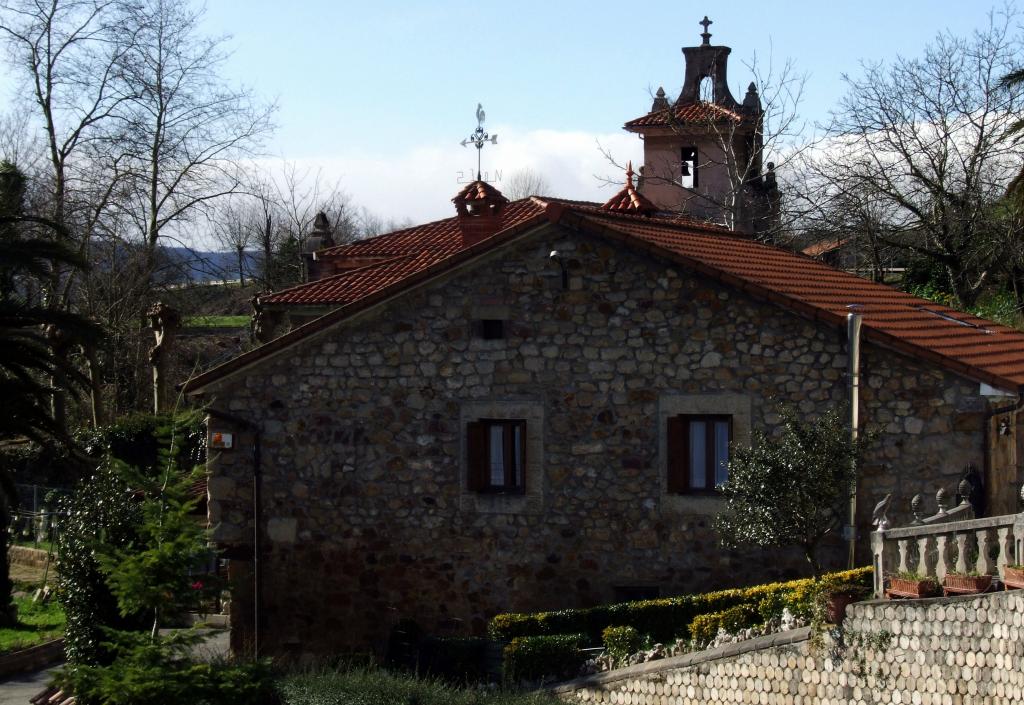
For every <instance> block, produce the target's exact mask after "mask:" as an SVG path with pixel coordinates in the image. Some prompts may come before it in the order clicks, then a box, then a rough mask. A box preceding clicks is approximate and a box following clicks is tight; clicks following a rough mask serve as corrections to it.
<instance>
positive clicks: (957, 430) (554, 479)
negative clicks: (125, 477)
mask: <svg viewBox="0 0 1024 705" xmlns="http://www.w3.org/2000/svg"><path fill="white" fill-rule="evenodd" d="M656 110H658V108H657V107H656ZM453 201H454V204H455V213H454V214H453V215H452V217H449V218H446V219H443V220H440V221H436V222H433V223H426V224H423V225H420V226H416V227H413V228H408V229H404V230H399V231H397V232H394V233H390V234H386V235H382V236H379V237H375V238H372V239H369V240H365V241H360V242H355V243H351V244H345V245H340V246H333V247H326V248H324V249H321V250H319V251H318V252H316V253H315V256H314V258H313V259H314V261H315V263H316V266H315V268H314V269H315V270H316V271H317V272H318V274H319V276H320V277H321V278H320V279H317V280H316V281H311V282H309V283H306V284H303V285H300V286H297V287H294V288H291V289H286V290H283V291H279V292H276V293H274V294H272V295H270V296H266V297H263V298H262V300H261V309H262V311H261V320H260V328H261V329H262V334H263V336H264V338H265V339H266V340H267V342H265V343H264V344H262V345H261V346H259V347H257V348H255V349H254V350H252V351H250V352H247V353H244V354H242V355H240V356H239V357H237V358H235V359H233V360H231V361H229V362H227V363H224V364H222V365H220V366H219V367H216V368H214V369H212V370H210V371H208V372H205V373H204V374H201V375H199V376H198V377H195V378H193V379H191V380H190V381H189V382H187V383H186V384H185V386H184V390H185V392H186V393H187V394H189V395H191V396H192V397H193V398H195V399H196V400H197V401H199V402H202V403H204V404H206V405H207V408H208V409H209V413H210V417H211V419H210V426H209V428H210V434H211V438H210V440H211V446H212V447H214V448H216V450H215V451H214V452H211V454H210V460H209V483H208V492H209V519H210V522H211V525H212V527H213V533H214V539H215V541H216V542H217V544H218V546H219V547H220V548H221V549H222V550H223V552H224V555H225V556H227V557H229V558H230V561H231V562H230V566H231V568H230V572H231V575H232V576H233V577H234V578H235V579H236V580H235V583H234V594H233V598H234V601H233V604H232V610H231V614H232V617H231V619H232V640H233V645H234V648H236V649H242V648H244V646H245V645H246V643H247V642H249V641H250V640H252V639H253V638H257V639H258V640H259V644H260V645H261V649H262V651H263V652H267V651H271V650H272V651H276V652H293V653H300V654H301V653H332V652H337V651H339V650H345V649H357V648H365V647H367V646H371V647H374V648H376V649H382V648H383V647H384V645H385V643H386V641H387V638H388V634H389V631H390V630H391V628H392V627H393V626H394V625H395V624H396V623H397V622H398V620H399V619H402V618H412V619H415V620H416V621H417V622H418V623H419V625H420V626H421V627H422V628H424V629H425V630H426V631H428V632H433V633H439V632H440V633H461V634H469V633H475V634H479V633H482V632H483V630H484V628H485V625H486V621H487V619H488V618H489V617H490V616H492V615H493V614H495V613H497V612H501V611H508V610H515V611H527V610H538V609H558V608H564V607H577V606H584V605H590V604H596V603H601V602H607V601H610V600H616V599H632V598H639V597H650V596H655V595H668V594H674V593H681V592H686V591H693V590H701V589H705V588H707V587H708V586H712V585H714V586H716V587H717V586H726V585H738V584H743V583H753V582H758V581H763V580H765V579H773V578H778V577H784V576H789V575H794V574H797V573H801V572H804V567H803V565H802V559H801V558H800V557H799V556H798V555H797V554H796V553H795V552H788V551H778V552H771V553H761V552H746V553H741V552H727V551H723V550H721V549H720V548H719V547H718V542H717V537H716V536H715V534H714V532H713V530H712V529H711V522H712V519H713V517H714V515H715V514H716V513H717V512H718V511H719V510H720V508H721V500H720V498H719V497H718V496H717V495H716V491H715V486H716V485H717V484H719V483H720V482H721V481H722V480H723V479H724V476H725V475H726V474H727V472H728V471H727V461H728V456H729V452H730V445H731V444H743V443H747V442H749V439H750V437H751V433H752V431H753V430H754V429H762V430H765V431H767V432H771V431H772V430H773V429H774V428H776V427H777V425H778V423H779V417H778V414H777V409H778V404H779V403H787V404H791V405H793V406H794V407H795V408H796V409H797V410H798V411H799V412H800V413H801V414H802V415H804V416H805V417H806V418H813V417H814V416H815V415H818V414H820V413H822V412H823V411H825V410H826V409H829V408H834V407H836V406H837V405H840V404H842V403H844V402H845V401H846V400H847V399H848V386H847V380H846V375H845V371H846V367H847V347H848V344H847V340H846V333H845V330H846V317H847V314H848V312H849V308H848V306H850V305H859V310H860V311H861V313H862V315H863V322H864V325H863V349H862V374H861V395H860V414H861V419H862V420H863V423H864V425H865V426H868V427H874V428H877V429H878V430H879V436H878V440H877V442H876V443H875V445H874V446H873V447H872V449H871V452H870V455H869V458H868V462H867V467H866V469H865V472H864V476H863V478H862V481H861V483H860V485H859V509H860V514H859V516H858V521H857V524H858V529H859V531H860V533H861V535H862V536H865V535H866V533H867V531H868V530H869V529H870V509H871V505H873V503H874V502H875V501H877V500H878V499H880V498H881V497H882V496H884V495H885V494H886V493H892V494H893V496H894V502H893V507H894V511H893V512H892V516H893V518H894V519H895V521H896V523H897V524H898V523H899V522H900V521H901V520H904V519H905V517H906V514H907V508H908V504H909V499H910V497H911V496H912V495H914V494H915V493H918V492H934V491H935V489H936V488H937V486H939V485H945V486H946V487H947V488H948V489H953V488H954V487H955V486H956V483H957V481H958V480H959V479H960V477H961V475H962V473H963V469H964V467H965V466H966V465H967V464H973V465H974V466H976V467H977V468H979V469H980V471H981V474H982V477H983V481H984V483H985V492H986V499H987V501H988V505H989V507H990V511H991V513H1005V512H1009V511H1014V510H1015V504H1014V502H1015V498H1016V495H1017V490H1018V488H1019V486H1020V481H1021V467H1020V462H1021V461H1020V458H1021V448H1020V443H1021V441H1020V439H1022V438H1024V434H1022V433H1021V429H1020V423H1021V421H1020V419H1022V418H1024V416H1022V415H1020V414H1018V408H1019V406H1020V402H1019V400H1020V399H1021V396H1020V395H1021V391H1022V387H1024V334H1021V333H1019V332H1017V331H1013V330H1011V329H1008V328H1005V327H1002V326H999V325H997V324H994V323H991V322H988V321H985V320H982V319H979V318H976V317H973V316H970V315H967V314H963V313H960V312H956V311H953V310H951V309H948V308H945V307H942V306H939V305H936V304H932V303H930V302H927V301H924V300H921V299H917V298H915V297H913V296H910V295H908V294H905V293H902V292H899V291H896V290H894V289H892V288H890V287H887V286H885V285H882V284H878V283H874V282H871V281H868V280H866V279H862V278H860V277H857V276H854V275H852V274H849V273H846V272H842V271H837V270H835V269H833V268H831V267H829V266H828V265H826V264H824V263H822V262H819V261H816V260H814V259H812V258H810V257H806V256H803V255H800V254H795V253H791V252H788V251H784V250H780V249H777V248H774V247H771V246H769V245H765V244H762V243H759V242H756V241H755V240H753V239H751V238H750V237H749V236H747V235H744V234H741V233H737V232H733V231H730V230H727V229H725V228H723V227H720V226H715V225H711V224H709V223H707V222H706V221H703V220H699V219H696V218H694V217H693V216H692V215H689V214H687V213H683V212H678V211H673V210H668V209H666V208H665V205H663V204H657V203H655V202H654V201H653V200H652V199H651V198H649V197H648V196H647V195H646V194H645V193H642V192H641V191H640V190H639V188H638V186H637V185H636V184H635V183H634V180H633V175H632V173H628V174H627V178H626V183H625V185H624V186H623V188H622V189H621V190H620V191H619V192H618V193H617V194H615V196H613V197H612V198H611V199H609V200H608V202H606V203H604V204H595V203H583V202H578V201H568V200H564V199H558V198H539V197H531V198H525V199H522V200H518V201H514V202H509V201H508V200H507V199H505V198H504V196H502V195H501V193H500V192H498V191H497V189H495V188H494V187H493V186H492V185H490V184H487V183H484V182H480V181H478V182H474V183H472V184H469V185H468V186H466V187H465V188H464V189H463V190H462V191H461V192H460V193H459V194H458V195H457V196H456V197H455V198H454V199H453ZM867 555H868V554H867V551H866V545H865V552H864V560H865V561H867Z"/></svg>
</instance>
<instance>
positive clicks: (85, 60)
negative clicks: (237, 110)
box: [0, 0, 134, 307]
mask: <svg viewBox="0 0 1024 705" xmlns="http://www.w3.org/2000/svg"><path fill="white" fill-rule="evenodd" d="M113 8H114V0H52V1H51V2H36V1H35V0H9V1H7V2H4V3H3V4H2V5H0V33H2V34H3V35H4V36H5V37H6V40H7V42H6V43H7V49H8V56H9V59H10V61H11V63H12V64H13V65H14V66H15V67H16V68H17V74H18V77H19V79H20V80H21V81H22V82H23V83H24V84H25V87H26V88H27V89H28V90H27V95H31V101H32V110H31V112H32V113H34V114H35V116H36V118H37V119H38V120H39V121H40V123H41V127H42V132H43V134H44V137H45V143H46V151H47V154H48V162H49V164H48V170H47V171H48V173H47V174H46V179H47V181H49V182H50V187H49V189H48V191H49V193H48V196H49V198H48V203H47V204H46V213H45V214H46V216H47V217H48V218H49V219H50V220H51V221H52V222H54V223H57V224H58V225H59V227H60V230H59V232H63V233H66V234H67V235H72V236H77V238H78V242H77V243H76V244H77V245H78V246H79V249H80V250H84V249H85V248H87V246H88V240H89V236H90V235H91V233H90V232H89V231H88V229H86V230H85V231H84V232H83V231H82V230H81V228H76V229H74V230H73V229H72V228H71V227H69V226H70V225H71V223H72V214H71V213H70V211H71V210H72V202H73V201H74V191H75V188H76V186H78V185H80V184H82V183H89V184H93V185H95V184H96V183H97V182H98V179H99V177H98V176H97V174H96V170H95V164H89V163H88V162H89V160H88V159H85V158H81V159H79V155H80V154H81V153H82V152H83V151H84V150H85V149H86V148H87V147H88V146H90V145H95V144H96V142H97V141H99V140H103V139H105V138H107V137H108V136H109V134H108V132H107V130H108V129H109V128H110V126H111V124H112V122H113V120H112V118H113V117H114V115H115V113H116V111H117V110H119V109H120V107H121V106H122V104H123V103H124V101H125V100H126V99H127V97H128V96H127V95H126V94H125V93H123V92H121V91H120V90H118V88H117V86H116V85H115V84H116V80H115V67H116V65H117V63H118V62H119V61H120V60H121V59H122V57H123V56H124V54H125V52H126V51H127V49H128V47H129V46H130V45H131V43H132V41H133V39H134V38H133V36H132V30H131V28H121V27H115V26H114V23H113V22H112V11H113ZM22 127H27V125H25V124H24V123H23V124H22ZM29 139H30V138H29ZM79 169H85V170H86V171H87V172H88V175H87V176H86V175H82V174H80V173H79V171H78V170H79ZM103 180H105V181H107V182H108V185H109V184H110V183H111V182H113V181H114V180H115V179H113V178H109V177H104V178H103ZM107 191H108V193H109V189H107ZM90 205H96V204H90ZM87 220H91V219H87ZM75 230H77V231H78V232H75ZM51 235H52V233H51ZM61 284H62V282H61V276H60V270H59V268H55V269H54V272H53V273H52V275H51V278H50V289H51V290H50V296H49V302H48V303H49V305H50V306H54V307H66V306H67V305H68V300H67V297H66V296H61V295H60V292H59V289H60V288H61ZM64 288H65V290H66V291H69V290H70V289H69V285H68V283H67V281H66V280H65V282H64Z"/></svg>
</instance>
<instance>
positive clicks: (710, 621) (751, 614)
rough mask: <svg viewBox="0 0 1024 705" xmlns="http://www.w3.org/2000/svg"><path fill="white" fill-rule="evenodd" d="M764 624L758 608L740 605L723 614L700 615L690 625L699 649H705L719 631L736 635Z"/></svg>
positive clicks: (692, 636)
mask: <svg viewBox="0 0 1024 705" xmlns="http://www.w3.org/2000/svg"><path fill="white" fill-rule="evenodd" d="M763 622H764V620H763V619H762V618H761V615H760V613H759V612H758V610H757V609H756V608H754V607H753V606H751V605H738V606H736V607H732V608H730V609H727V610H724V611H722V612H712V613H711V614H702V615H698V616H697V617H695V618H694V620H693V622H691V623H690V635H691V638H692V639H693V640H694V642H696V644H697V646H698V647H700V648H704V647H705V646H707V645H708V644H710V643H711V641H712V640H713V639H714V638H715V636H716V635H717V634H718V630H719V629H722V630H724V631H725V632H726V633H727V634H736V633H738V632H739V631H740V630H741V629H747V628H748V627H752V626H754V625H755V624H762V623H763Z"/></svg>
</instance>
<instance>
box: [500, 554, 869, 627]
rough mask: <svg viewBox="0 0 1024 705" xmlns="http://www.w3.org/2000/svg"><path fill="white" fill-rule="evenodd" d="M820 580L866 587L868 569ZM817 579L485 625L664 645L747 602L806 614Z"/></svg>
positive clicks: (765, 610) (771, 612) (774, 611)
mask: <svg viewBox="0 0 1024 705" xmlns="http://www.w3.org/2000/svg"><path fill="white" fill-rule="evenodd" d="M823 580H834V581H842V582H853V583H858V584H863V585H865V586H870V585H871V581H872V570H871V568H857V569H856V570H852V571H845V572H841V573H833V574H830V575H826V576H825V577H824V578H823ZM818 588H819V582H818V581H815V580H814V579H812V578H805V579H802V580H791V581H789V582H785V583H769V584H767V585H756V586H754V587H749V588H742V589H735V590H719V591H717V592H708V593H703V594H698V595H680V596H679V597H668V598H663V599H658V600H642V601H639V602H622V603H618V604H612V605H601V606H598V607H591V608H588V609H578V610H561V611H558V612H535V613H532V614H499V615H497V616H495V617H494V618H493V619H492V620H491V622H490V625H489V626H488V632H489V634H490V636H491V638H492V639H496V640H499V641H510V640H512V639H515V638H517V637H524V636H544V635H553V634H577V633H582V634H585V635H586V636H587V637H588V638H589V640H590V641H591V642H592V643H598V642H599V641H600V640H601V633H602V632H603V631H604V629H605V628H606V627H611V626H629V627H633V628H634V629H636V630H637V631H638V632H640V633H641V634H646V635H648V636H650V637H651V639H652V640H653V641H656V642H662V643H668V642H670V641H673V640H675V639H677V638H681V639H689V638H690V624H691V623H692V622H693V620H694V618H696V617H697V616H698V615H702V614H711V613H713V612H724V611H725V610H727V609H730V608H732V607H737V606H739V605H750V606H751V607H753V608H754V609H756V610H757V611H758V612H759V613H761V616H762V618H763V619H765V620H767V619H770V618H772V617H777V616H781V614H782V609H783V608H784V607H788V608H789V609H790V611H792V612H794V613H795V614H798V615H800V616H804V617H809V616H810V614H811V612H812V611H813V608H814V598H815V595H816V594H817V590H818Z"/></svg>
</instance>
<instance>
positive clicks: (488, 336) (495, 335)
mask: <svg viewBox="0 0 1024 705" xmlns="http://www.w3.org/2000/svg"><path fill="white" fill-rule="evenodd" d="M474 328H475V329H476V331H475V333H476V337H478V338H483V339H484V340H504V338H505V321H503V320H501V319H500V318H484V319H481V320H479V321H477V322H476V325H475V326H474Z"/></svg>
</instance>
